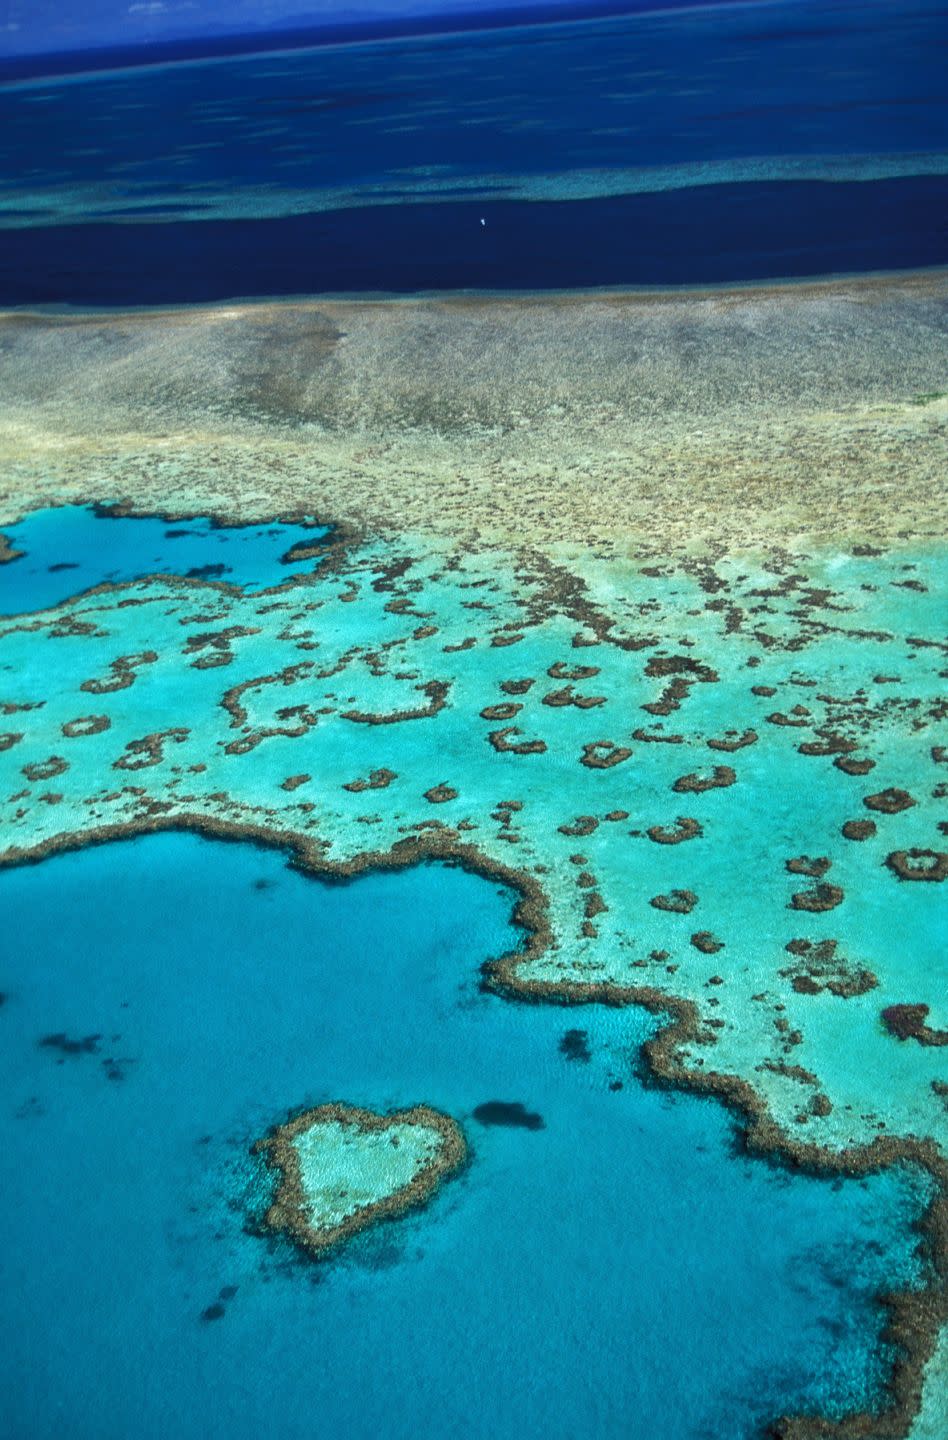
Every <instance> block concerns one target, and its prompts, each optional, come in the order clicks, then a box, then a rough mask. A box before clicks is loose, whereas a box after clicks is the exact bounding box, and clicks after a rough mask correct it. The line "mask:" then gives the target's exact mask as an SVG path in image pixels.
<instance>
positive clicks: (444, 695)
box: [342, 680, 451, 725]
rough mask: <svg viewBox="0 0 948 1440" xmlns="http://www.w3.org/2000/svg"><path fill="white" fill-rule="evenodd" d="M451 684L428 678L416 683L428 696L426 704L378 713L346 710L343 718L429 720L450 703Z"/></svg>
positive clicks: (375, 721)
mask: <svg viewBox="0 0 948 1440" xmlns="http://www.w3.org/2000/svg"><path fill="white" fill-rule="evenodd" d="M450 688H451V687H450V685H449V684H448V682H447V681H446V680H428V681H426V682H425V684H424V685H416V686H415V689H416V690H420V691H421V693H422V694H423V695H425V696H427V701H428V703H427V704H426V705H415V706H410V707H408V708H406V709H404V710H392V711H390V712H389V713H388V714H378V713H375V712H372V711H369V710H344V711H343V712H342V719H343V720H353V721H355V723H356V724H358V725H396V724H400V723H401V722H402V721H403V720H428V719H430V718H431V717H432V716H434V715H437V714H438V712H439V710H443V709H444V707H445V705H447V703H448V691H449V690H450Z"/></svg>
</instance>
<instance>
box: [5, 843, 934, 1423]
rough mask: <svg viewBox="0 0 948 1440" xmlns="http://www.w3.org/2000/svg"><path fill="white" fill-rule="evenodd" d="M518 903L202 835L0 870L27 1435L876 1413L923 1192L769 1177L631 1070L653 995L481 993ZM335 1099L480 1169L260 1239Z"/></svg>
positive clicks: (719, 1113)
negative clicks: (323, 1240) (439, 1117)
mask: <svg viewBox="0 0 948 1440" xmlns="http://www.w3.org/2000/svg"><path fill="white" fill-rule="evenodd" d="M511 900H512V897H511V895H510V893H509V892H507V891H505V890H504V889H502V888H499V887H498V886H496V885H495V884H493V883H490V882H488V881H485V880H483V879H481V878H478V877H476V876H474V875H471V874H467V873H465V872H463V871H462V870H460V869H457V868H452V867H449V866H446V865H420V866H416V867H414V868H412V869H409V870H405V871H402V872H398V873H384V874H383V873H372V874H368V875H366V876H363V877H362V878H360V879H358V880H355V881H352V882H348V883H344V884H339V883H336V884H326V883H324V882H322V881H317V880H315V879H313V878H311V877H310V876H307V875H304V874H301V873H300V872H298V871H295V870H293V869H292V868H290V867H288V866H287V864H286V860H285V857H284V856H283V855H281V854H280V853H279V852H276V851H271V850H264V849H260V848H258V847H255V846H253V845H251V844H249V843H241V844H228V843H225V842H222V841H211V840H207V839H202V838H200V837H198V836H196V835H193V834H188V833H165V834H161V835H152V836H146V837H142V838H139V839H137V840H124V841H121V842H116V843H112V844H106V845H100V846H95V847H92V848H88V849H85V850H81V851H76V852H73V853H70V854H65V855H61V856H58V857H56V858H53V859H49V860H46V861H44V862H43V863H41V864H37V865H26V866H22V867H18V868H12V869H7V870H5V871H3V872H2V873H0V902H2V905H3V913H4V935H5V940H4V944H3V947H2V953H0V991H2V992H3V1003H2V1006H0V1096H2V1102H0V1223H2V1227H3V1233H4V1244H3V1248H2V1252H0V1333H2V1335H3V1344H2V1346H0V1395H2V1397H3V1399H2V1408H3V1413H4V1416H5V1421H4V1433H5V1434H6V1435H7V1436H10V1437H11V1440H26V1437H29V1440H40V1437H46V1436H53V1435H57V1436H61V1435H63V1434H68V1435H70V1436H73V1437H80V1440H82V1437H95V1440H113V1437H114V1440H120V1437H121V1440H125V1437H127V1436H129V1435H133V1434H134V1435H135V1436H137V1437H167V1436H171V1435H173V1436H175V1437H177V1440H192V1437H193V1440H198V1437H200V1440H210V1437H218V1436H219V1437H225V1436H226V1437H228V1440H243V1437H248V1440H249V1437H252V1436H253V1437H256V1436H258V1435H260V1434H279V1435H281V1436H282V1437H304V1436H305V1437H324V1436H325V1437H337V1436H343V1435H344V1436H347V1437H354V1440H359V1437H363V1436H364V1437H370V1436H371V1437H379V1436H382V1437H386V1440H395V1437H406V1440H407V1437H409V1436H412V1437H414V1436H417V1435H425V1436H434V1437H442V1436H443V1437H447V1436H467V1435H471V1436H473V1435H483V1434H485V1433H489V1434H491V1435H493V1436H495V1437H497V1440H506V1437H524V1436H533V1435H536V1436H539V1435H544V1436H548V1437H567V1436H569V1437H574V1436H578V1435H582V1434H587V1433H588V1434H595V1435H599V1436H619V1435H621V1436H625V1437H629V1436H633V1437H637V1436H641V1437H646V1436H647V1437H649V1440H723V1437H728V1440H742V1437H751V1436H753V1435H755V1434H758V1433H759V1432H760V1430H761V1428H762V1426H763V1425H764V1424H765V1423H766V1422H767V1421H768V1420H770V1419H772V1418H773V1417H774V1416H776V1415H777V1414H779V1413H781V1412H785V1411H796V1410H799V1409H803V1410H813V1409H820V1410H823V1411H825V1412H829V1413H840V1412H842V1411H844V1410H849V1409H853V1408H856V1409H858V1408H861V1407H862V1406H864V1405H872V1404H873V1403H875V1402H876V1401H877V1400H878V1399H879V1396H880V1390H881V1385H882V1383H883V1382H884V1379H885V1376H886V1373H887V1369H888V1364H889V1361H890V1359H891V1356H890V1355H888V1354H887V1352H886V1349H885V1346H884V1345H883V1344H882V1342H881V1340H880V1329H881V1319H882V1317H881V1312H880V1310H879V1309H878V1307H877V1306H876V1304H875V1303H874V1300H873V1296H874V1295H875V1294H877V1293H878V1292H879V1291H880V1289H884V1288H886V1287H898V1286H904V1285H906V1284H911V1283H913V1282H914V1281H918V1280H921V1278H922V1277H921V1273H920V1267H919V1262H918V1260H917V1259H916V1257H915V1252H914V1247H915V1236H914V1235H913V1232H912V1228H911V1222H912V1220H913V1219H914V1218H915V1217H916V1216H917V1215H918V1214H919V1212H920V1209H921V1207H922V1205H923V1203H924V1199H925V1194H926V1191H925V1187H924V1184H923V1182H922V1181H921V1179H920V1178H919V1177H917V1176H916V1175H914V1174H913V1173H912V1172H910V1171H908V1170H905V1169H894V1170H891V1171H888V1172H886V1173H883V1174H878V1175H874V1176H870V1177H869V1178H867V1179H865V1180H861V1181H853V1180H847V1181H832V1180H826V1179H817V1178H814V1177H810V1176H806V1175H802V1174H795V1173H790V1172H789V1171H787V1170H784V1169H781V1168H777V1167H773V1166H770V1165H768V1164H767V1163H764V1162H762V1161H760V1160H751V1159H749V1158H747V1157H746V1156H745V1155H743V1154H742V1153H741V1149H740V1145H739V1140H738V1135H737V1132H736V1129H735V1124H734V1121H733V1120H732V1119H731V1118H730V1117H729V1116H728V1114H727V1113H726V1111H725V1110H723V1109H722V1107H721V1106H719V1105H718V1104H716V1103H715V1102H713V1101H710V1100H706V1099H699V1098H696V1097H693V1096H689V1095H683V1094H673V1093H669V1092H667V1091H664V1090H661V1089H657V1088H650V1087H649V1086H647V1085H645V1084H643V1083H642V1076H641V1073H640V1061H639V1047H640V1045H641V1042H642V1041H643V1040H644V1039H645V1038H647V1037H648V1036H649V1035H650V1034H652V1033H653V1032H654V1028H655V1025H656V1021H655V1020H654V1019H652V1018H650V1017H648V1016H647V1015H645V1014H644V1012H641V1011H638V1010H635V1009H628V1010H608V1009H605V1008H603V1007H598V1006H587V1007H582V1008H575V1009H568V1008H562V1007H556V1006H540V1005H517V1004H512V1003H509V1002H506V1001H504V1000H502V999H500V998H498V997H496V996H492V995H488V994H485V993H483V992H482V991H481V989H480V984H479V967H480V965H481V964H482V962H483V961H484V960H485V959H486V958H487V957H489V956H492V955H497V954H498V953H501V952H503V951H505V950H507V949H509V948H511V946H513V945H516V943H517V939H518V937H517V932H516V931H515V930H514V929H513V928H512V926H511V923H510V914H511ZM567 1032H573V1033H571V1034H569V1035H568V1033H567ZM575 1032H582V1033H581V1034H577V1033H575ZM330 1100H344V1101H346V1102H347V1103H349V1104H353V1105H360V1106H365V1107H367V1108H371V1109H375V1110H391V1109H396V1108H403V1107H405V1106H409V1105H413V1104H416V1103H418V1102H422V1101H424V1102H427V1103H428V1104H431V1105H433V1106H435V1107H437V1108H439V1109H441V1110H443V1111H445V1112H446V1113H448V1114H449V1115H451V1116H453V1117H454V1118H455V1119H456V1120H457V1121H458V1123H459V1124H460V1125H461V1126H462V1128H463V1129H464V1132H465V1135H466V1137H467V1140H468V1144H469V1147H470V1152H471V1158H470V1163H469V1165H468V1166H467V1168H466V1169H465V1170H464V1171H463V1172H462V1174H461V1175H460V1176H459V1177H458V1178H456V1179H454V1180H451V1181H450V1182H449V1183H447V1184H446V1185H445V1186H444V1188H443V1189H442V1190H440V1191H439V1193H438V1194H437V1195H436V1197H435V1198H434V1200H433V1202H432V1203H431V1204H430V1205H428V1206H427V1207H426V1208H425V1209H423V1210H420V1211H416V1212H414V1213H412V1214H410V1215H409V1216H407V1217H406V1218H403V1219H401V1220H399V1221H397V1222H393V1223H390V1224H386V1225H382V1226H380V1227H378V1228H377V1229H375V1230H374V1231H372V1232H368V1233H366V1234H365V1235H363V1236H362V1237H360V1238H359V1239H358V1240H357V1241H355V1242H354V1243H352V1244H351V1245H349V1246H348V1247H346V1248H345V1249H343V1250H341V1251H339V1252H337V1253H336V1254H335V1255H334V1256H333V1257H332V1258H330V1259H329V1260H327V1261H323V1262H319V1263H316V1262H313V1261H311V1260H309V1259H306V1258H304V1257H302V1256H301V1255H299V1254H298V1252H297V1251H296V1250H295V1249H294V1248H293V1247H292V1246H291V1245H290V1244H289V1243H283V1242H280V1241H276V1240H273V1239H271V1238H267V1237H265V1236H263V1235H261V1234H260V1233H259V1229H258V1228H257V1226H256V1220H257V1219H258V1217H259V1215H260V1214H261V1212H262V1209H263V1207H264V1205H265V1203H266V1200H267V1198H268V1194H269V1188H268V1181H267V1180H266V1178H265V1176H264V1174H263V1171H262V1168H261V1166H260V1163H259V1161H258V1160H257V1159H255V1158H254V1157H253V1155H252V1153H251V1147H252V1145H253V1143H254V1141H255V1140H256V1139H258V1138H259V1137H260V1136H261V1135H263V1134H264V1133H265V1132H266V1130H267V1129H268V1128H269V1127H270V1126H271V1125H272V1124H274V1123H276V1122H279V1121H281V1120H283V1119H284V1118H285V1117H286V1115H287V1113H288V1111H290V1110H291V1109H293V1108H296V1107H300V1106H304V1105H315V1104H319V1103H322V1102H325V1101H330ZM492 1102H503V1103H500V1104H498V1103H492ZM517 1105H520V1106H522V1107H523V1110H522V1111H518V1110H516V1109H515V1108H514V1109H511V1108H510V1107H516V1106H517ZM478 1117H479V1118H478ZM504 1120H506V1121H507V1122H508V1123H498V1122H503V1121H504ZM511 1121H513V1122H519V1123H509V1122H511ZM103 1377H107V1378H108V1383H107V1384H105V1383H103Z"/></svg>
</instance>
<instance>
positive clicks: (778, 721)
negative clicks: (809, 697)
mask: <svg viewBox="0 0 948 1440" xmlns="http://www.w3.org/2000/svg"><path fill="white" fill-rule="evenodd" d="M794 712H796V713H794ZM809 713H810V712H809V710H807V709H806V708H805V707H804V706H803V705H796V706H794V711H793V712H791V713H790V714H789V715H785V714H784V713H783V711H782V710H774V711H773V712H772V713H771V714H770V715H768V716H767V717H766V718H767V723H768V724H770V725H783V726H785V727H787V728H789V729H791V730H799V729H802V728H804V727H805V726H807V725H809V723H810V722H809V720H808V719H806V716H808V715H809Z"/></svg>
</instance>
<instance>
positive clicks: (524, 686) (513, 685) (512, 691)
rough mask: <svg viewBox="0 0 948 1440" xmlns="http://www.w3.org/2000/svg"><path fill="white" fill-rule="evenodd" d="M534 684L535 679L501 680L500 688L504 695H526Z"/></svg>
mask: <svg viewBox="0 0 948 1440" xmlns="http://www.w3.org/2000/svg"><path fill="white" fill-rule="evenodd" d="M535 684H536V681H535V680H501V682H500V689H501V690H503V692H504V694H505V695H526V693H527V691H528V690H529V689H531V687H532V686H533V685H535Z"/></svg>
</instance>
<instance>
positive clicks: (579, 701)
mask: <svg viewBox="0 0 948 1440" xmlns="http://www.w3.org/2000/svg"><path fill="white" fill-rule="evenodd" d="M542 703H543V704H544V705H550V706H552V707H553V708H558V707H562V706H565V705H575V706H576V708H577V710H594V709H595V708H596V706H597V705H605V703H606V697H605V695H577V694H576V691H575V690H574V689H573V687H572V685H564V686H563V687H562V689H560V690H551V691H550V692H549V693H548V694H547V695H544V697H543V701H542Z"/></svg>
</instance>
